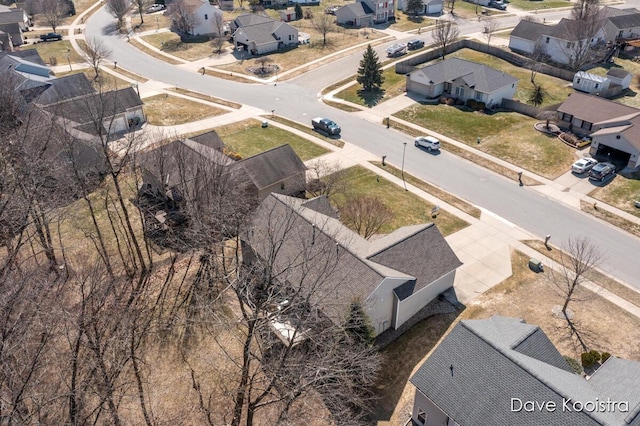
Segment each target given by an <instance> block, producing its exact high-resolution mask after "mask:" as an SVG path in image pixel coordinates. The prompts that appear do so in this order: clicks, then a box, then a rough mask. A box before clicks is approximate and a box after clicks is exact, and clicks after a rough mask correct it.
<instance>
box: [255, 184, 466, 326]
mask: <svg viewBox="0 0 640 426" xmlns="http://www.w3.org/2000/svg"><path fill="white" fill-rule="evenodd" d="M307 203H309V202H308V201H306V200H301V199H296V198H292V197H287V196H284V195H280V194H273V193H272V194H271V195H270V196H269V197H267V198H266V199H265V200H264V201H263V202H262V204H261V206H260V208H259V209H258V210H257V211H256V213H255V214H254V216H253V217H252V222H251V223H252V225H251V230H252V231H250V232H249V233H248V234H247V236H246V241H247V242H248V243H249V245H250V246H251V247H253V249H254V251H255V252H256V253H257V254H258V255H260V256H265V255H266V253H269V249H270V245H269V241H274V238H275V239H276V241H279V240H282V245H281V246H280V247H279V252H278V256H281V258H279V259H278V261H277V262H276V270H277V271H282V272H283V274H285V277H284V278H286V279H287V280H288V281H290V282H292V283H298V282H300V280H301V279H302V278H301V277H302V276H303V275H304V276H305V278H306V279H307V280H310V282H312V283H315V282H316V281H318V280H321V281H322V282H323V289H322V290H321V291H319V292H318V295H317V297H318V298H319V299H318V300H323V301H324V300H325V299H326V300H327V301H328V302H327V303H329V311H330V312H329V313H327V315H328V316H329V317H330V318H333V319H337V318H341V315H343V314H344V312H345V311H344V309H345V308H346V307H347V306H348V304H349V303H350V302H351V301H352V300H354V299H356V300H360V301H362V302H364V301H366V299H367V298H368V297H369V296H370V295H371V293H372V292H373V291H374V290H375V289H376V288H377V287H378V285H379V284H380V283H381V282H382V280H383V279H384V278H385V277H394V278H396V279H398V283H399V284H401V283H402V280H403V279H404V282H405V283H410V284H409V285H408V287H412V288H413V287H415V286H414V285H413V283H416V278H417V279H418V284H419V286H420V288H422V287H424V286H426V285H428V284H430V283H431V282H432V281H433V280H434V279H437V278H440V276H442V275H444V274H445V273H447V272H451V271H452V270H454V269H455V268H457V267H458V266H459V265H460V262H459V260H458V259H457V257H456V256H455V255H454V254H453V252H452V251H451V249H450V248H449V247H448V245H447V243H446V241H444V238H443V237H442V235H441V234H440V232H439V231H438V230H437V228H436V227H435V226H433V225H416V226H414V227H408V228H410V229H412V230H413V232H410V233H407V232H405V230H404V229H403V228H400V229H399V230H397V231H396V232H397V235H402V236H404V238H395V237H391V238H388V239H387V240H386V241H387V242H388V243H389V245H387V246H381V244H379V243H374V242H369V241H367V240H365V239H364V238H362V237H361V236H360V235H358V234H357V233H355V232H353V231H352V230H350V229H349V228H347V227H346V226H345V225H343V224H342V223H341V222H340V221H339V220H337V219H336V218H334V217H331V216H327V215H324V214H322V213H321V212H319V211H318V210H322V209H318V210H313V209H312V208H310V207H313V205H311V206H309V205H308V204H307ZM316 203H317V202H316ZM314 204H315V203H314ZM266 230H272V232H276V234H277V235H275V236H273V235H272V236H269V238H267V237H268V236H267V235H265V233H266V232H267V231H266ZM416 230H417V232H416ZM280 233H282V235H280ZM285 235H286V236H287V237H286V238H285ZM312 241H313V244H311V242H312ZM428 245H432V247H437V248H438V253H434V254H432V255H429V256H426V257H423V256H415V255H413V253H411V255H409V254H408V252H404V253H403V254H404V255H402V254H401V252H402V251H403V250H411V249H413V248H424V247H427V246H428ZM372 247H376V248H377V250H376V251H375V252H374V251H372V249H371V248H372ZM320 250H325V253H322V252H321V251H320ZM371 254H373V256H372V257H368V256H369V255H371ZM375 256H378V258H377V259H374V257H375ZM314 257H315V258H317V260H315V261H314V260H311V259H312V258H314ZM327 257H328V258H329V260H327ZM319 259H322V260H319ZM443 259H444V260H443ZM393 261H397V262H398V265H394V264H392V262H393ZM313 262H319V264H320V265H330V270H331V273H330V274H327V275H326V276H323V275H321V274H320V272H322V271H321V270H320V268H318V269H316V268H317V266H316V265H313V264H312V263H313ZM327 262H329V263H327ZM382 262H384V263H382ZM292 264H295V265H296V267H291V265H292ZM430 268H433V270H434V271H435V272H433V273H432V272H429V269H430ZM446 268H449V269H448V270H446V271H445V269H446ZM411 271H415V272H416V273H417V274H419V276H417V277H416V276H413V275H412V274H411ZM314 274H315V275H314ZM423 280H425V281H423ZM426 280H431V281H428V282H427V281H426ZM403 289H404V287H403ZM405 292H406V291H405ZM403 293H404V292H403ZM409 294H411V293H409ZM406 296H408V295H406ZM314 297H315V296H314ZM323 303H324V302H323Z"/></svg>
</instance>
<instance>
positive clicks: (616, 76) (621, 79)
mask: <svg viewBox="0 0 640 426" xmlns="http://www.w3.org/2000/svg"><path fill="white" fill-rule="evenodd" d="M607 78H608V79H609V81H610V82H611V86H613V85H618V86H620V87H621V88H622V90H625V89H628V88H629V85H630V84H631V73H629V72H627V71H625V70H623V69H621V68H611V69H610V70H609V71H607Z"/></svg>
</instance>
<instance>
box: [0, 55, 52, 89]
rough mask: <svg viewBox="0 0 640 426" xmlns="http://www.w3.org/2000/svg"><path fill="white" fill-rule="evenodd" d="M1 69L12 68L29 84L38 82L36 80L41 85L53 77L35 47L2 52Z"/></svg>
mask: <svg viewBox="0 0 640 426" xmlns="http://www.w3.org/2000/svg"><path fill="white" fill-rule="evenodd" d="M0 70H3V71H4V70H11V71H12V72H13V73H14V74H15V75H19V76H21V77H22V80H24V81H25V82H26V84H29V85H33V84H36V83H35V82H38V83H37V84H38V85H39V84H42V83H44V82H46V81H49V80H50V79H51V78H52V77H51V70H50V69H49V67H47V66H46V65H45V64H44V62H43V61H42V59H41V58H40V56H39V55H38V53H37V51H36V50H35V49H29V50H25V51H21V52H0ZM23 88H24V86H23Z"/></svg>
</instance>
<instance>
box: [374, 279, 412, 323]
mask: <svg viewBox="0 0 640 426" xmlns="http://www.w3.org/2000/svg"><path fill="white" fill-rule="evenodd" d="M405 282H407V279H406V278H405V277H402V278H392V277H387V278H385V279H383V280H382V282H380V284H379V285H378V287H377V288H376V289H375V290H374V291H373V292H371V294H370V295H369V297H368V298H367V300H366V301H365V303H364V306H365V309H366V310H367V315H368V316H369V319H370V320H371V324H372V325H373V328H374V329H375V331H376V335H378V334H380V333H382V332H383V331H385V330H386V329H388V328H389V327H391V326H392V325H393V324H392V317H393V305H394V303H395V295H394V293H393V289H395V288H396V287H398V286H400V285H402V284H403V283H405Z"/></svg>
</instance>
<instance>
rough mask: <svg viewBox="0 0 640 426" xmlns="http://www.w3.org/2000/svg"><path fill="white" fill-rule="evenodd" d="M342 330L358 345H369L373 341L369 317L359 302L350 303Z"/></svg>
mask: <svg viewBox="0 0 640 426" xmlns="http://www.w3.org/2000/svg"><path fill="white" fill-rule="evenodd" d="M344 328H345V331H346V332H347V334H348V335H349V336H351V337H352V338H353V339H354V340H355V341H356V342H358V343H364V344H366V345H371V344H373V341H374V340H375V330H374V329H373V326H372V325H371V321H370V320H369V316H368V315H367V313H366V312H365V311H364V309H363V308H362V305H361V304H360V303H359V302H355V301H354V302H351V310H350V311H349V316H348V317H347V320H346V321H345V324H344Z"/></svg>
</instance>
